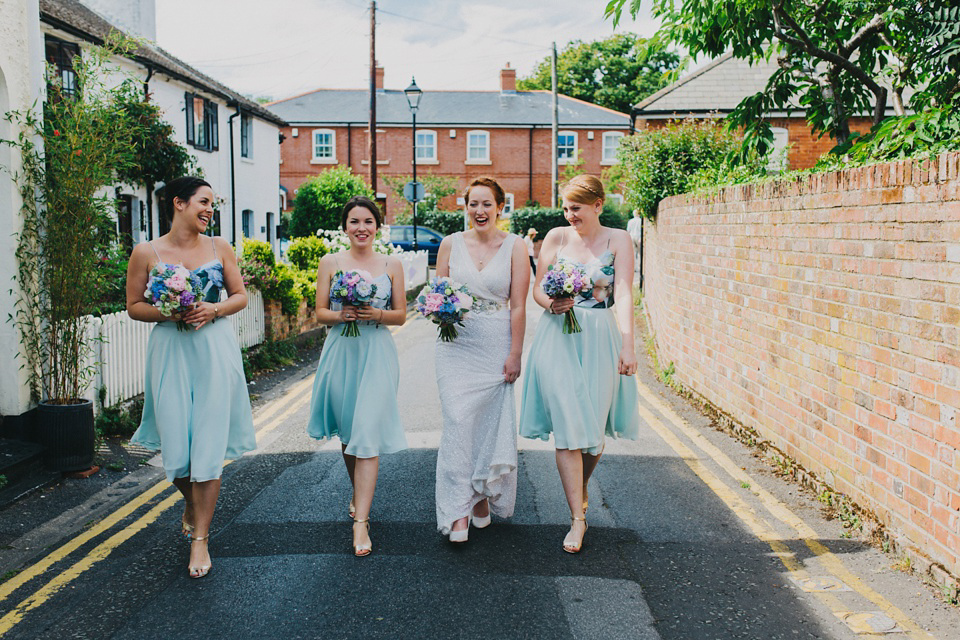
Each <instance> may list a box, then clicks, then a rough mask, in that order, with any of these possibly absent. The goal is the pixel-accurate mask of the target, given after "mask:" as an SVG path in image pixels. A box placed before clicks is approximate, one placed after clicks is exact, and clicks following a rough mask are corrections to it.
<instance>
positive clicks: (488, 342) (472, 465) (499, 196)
mask: <svg viewBox="0 0 960 640" xmlns="http://www.w3.org/2000/svg"><path fill="white" fill-rule="evenodd" d="M464 201H465V207H466V212H467V216H469V218H470V222H471V223H472V225H473V228H472V229H471V230H469V231H464V232H459V233H455V234H453V235H450V236H447V237H446V238H444V240H443V242H442V243H441V244H440V250H439V253H438V255H437V276H439V277H444V276H449V277H451V278H453V280H455V281H456V282H457V283H460V284H465V285H466V286H467V288H468V289H469V290H470V293H471V294H472V295H473V297H474V304H473V308H472V309H471V312H470V313H469V314H468V315H467V317H466V318H465V320H464V326H463V327H462V328H460V329H459V336H458V337H457V338H456V339H455V340H454V341H453V342H438V343H437V351H436V369H437V386H438V387H439V388H440V403H441V404H442V406H443V436H442V437H441V439H440V449H439V451H438V454H437V528H438V529H439V530H440V532H441V533H442V534H444V535H449V536H450V541H451V542H466V540H467V535H468V531H469V527H470V524H471V522H472V524H473V526H474V527H476V528H483V527H486V526H487V525H489V524H490V513H491V511H492V512H493V513H495V514H497V515H498V516H500V517H502V518H509V517H510V516H512V515H513V507H514V503H515V501H516V496H517V435H516V426H515V425H516V411H515V409H514V398H513V383H514V382H516V380H517V378H518V377H519V376H520V354H521V353H522V352H523V331H524V327H525V324H526V312H525V310H524V305H525V304H526V297H527V289H528V287H529V285H530V264H529V262H528V260H527V250H526V247H525V245H524V243H523V242H522V241H520V239H519V238H518V237H517V236H515V235H513V234H508V233H506V232H504V231H501V230H500V229H498V228H497V219H498V217H499V216H500V213H501V212H502V211H503V205H504V202H505V198H504V192H503V189H502V188H500V185H499V184H497V182H496V181H495V180H493V179H492V178H477V179H475V180H474V181H473V182H471V183H470V185H469V186H468V187H467V190H466V192H465V194H464Z"/></svg>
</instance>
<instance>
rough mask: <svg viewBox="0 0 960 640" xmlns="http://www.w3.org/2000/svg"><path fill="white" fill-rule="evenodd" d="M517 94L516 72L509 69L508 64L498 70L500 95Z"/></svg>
mask: <svg viewBox="0 0 960 640" xmlns="http://www.w3.org/2000/svg"><path fill="white" fill-rule="evenodd" d="M516 92H517V70H516V69H511V68H510V63H509V62H508V63H507V66H506V67H504V68H503V69H500V93H516Z"/></svg>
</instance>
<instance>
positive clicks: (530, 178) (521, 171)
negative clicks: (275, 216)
mask: <svg viewBox="0 0 960 640" xmlns="http://www.w3.org/2000/svg"><path fill="white" fill-rule="evenodd" d="M376 86H377V136H378V138H377V165H378V166H377V174H378V180H377V185H376V192H377V196H378V198H380V199H381V200H382V201H384V202H385V206H386V215H387V220H392V219H393V217H394V216H395V215H396V213H397V212H398V211H400V210H401V209H400V207H401V202H399V201H398V199H397V197H396V196H395V195H394V194H393V193H392V191H391V190H390V189H389V187H388V186H387V185H386V183H385V182H384V180H383V176H400V175H407V176H409V175H410V174H411V173H412V171H413V148H412V132H411V114H410V109H409V107H408V105H407V99H406V96H405V95H404V93H403V91H402V90H394V89H389V90H388V89H384V88H383V69H382V68H378V74H377V84H376ZM369 104H370V94H369V92H368V91H367V90H341V89H328V90H324V89H321V90H317V91H311V92H309V93H305V94H302V95H298V96H294V97H292V98H287V99H285V100H279V101H277V102H273V103H271V104H269V105H267V107H268V108H269V109H270V110H271V111H272V112H273V113H275V114H276V115H277V116H279V117H280V118H282V119H284V120H286V121H287V122H288V123H289V125H288V126H287V127H286V128H284V129H283V130H282V133H283V134H284V135H285V136H286V140H285V142H284V144H283V145H282V146H281V154H282V159H281V165H280V184H281V185H282V188H283V189H285V190H286V192H287V194H288V199H287V205H286V209H288V210H289V209H290V208H291V207H292V203H293V199H294V198H295V197H296V192H297V188H298V187H299V186H300V184H302V183H303V182H304V181H305V180H306V179H307V178H309V177H311V176H314V175H316V174H318V173H320V172H321V171H323V170H324V169H326V168H328V167H331V166H335V165H338V164H340V165H346V166H349V167H350V168H351V169H352V170H353V172H354V173H357V174H360V175H364V176H369V175H370V168H369V158H368V157H367V135H368V134H367V123H368V112H369ZM551 109H552V100H551V95H550V92H547V91H517V89H516V71H515V70H514V69H511V68H510V66H509V64H508V65H507V68H505V69H503V70H501V72H500V90H499V91H433V90H430V89H429V88H425V89H424V93H423V97H422V99H421V100H420V107H419V110H418V111H417V176H418V178H419V177H420V176H422V175H424V174H427V173H433V174H440V175H445V176H451V177H453V178H455V179H456V180H457V182H458V184H459V185H460V186H461V187H462V186H466V184H467V182H468V180H469V179H472V178H474V177H476V176H480V175H489V176H493V177H495V178H496V179H497V180H498V181H500V184H501V185H502V186H503V188H504V190H505V191H506V192H507V206H508V207H509V208H510V209H513V208H519V207H522V206H524V204H525V203H526V202H527V201H529V200H534V201H537V202H539V203H541V204H543V205H549V203H550V169H551V161H550V153H551V151H550V148H551V145H550V137H551V133H550V130H551V122H552V111H551ZM629 129H630V122H629V116H627V115H626V114H624V113H619V112H617V111H612V110H610V109H606V108H604V107H598V106H597V105H594V104H590V103H588V102H584V101H582V100H577V99H574V98H570V97H567V96H563V95H561V96H560V97H559V133H558V136H557V137H558V141H559V146H558V156H559V157H560V160H559V162H560V169H559V170H560V173H561V174H562V173H563V166H564V164H566V163H569V162H573V161H575V160H576V158H578V156H580V155H581V154H582V157H583V160H584V164H583V170H584V171H587V172H589V173H594V174H598V175H599V174H600V172H601V171H602V170H603V169H604V168H605V167H607V166H609V165H612V164H615V162H616V149H617V146H618V145H619V139H620V137H621V136H623V135H626V134H627V133H628V132H629ZM614 199H615V200H616V199H617V198H616V197H614ZM447 200H448V201H446V202H444V203H443V206H444V208H446V209H456V208H459V206H460V205H459V203H458V202H457V201H456V199H455V198H454V197H452V196H451V197H450V198H448V199H447Z"/></svg>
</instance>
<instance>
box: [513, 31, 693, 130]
mask: <svg viewBox="0 0 960 640" xmlns="http://www.w3.org/2000/svg"><path fill="white" fill-rule="evenodd" d="M679 64H680V56H678V55H677V54H676V53H674V52H672V51H667V50H666V49H665V48H664V47H661V46H660V45H659V44H657V43H655V42H652V41H649V40H646V39H644V38H641V37H639V36H637V35H635V34H632V33H617V34H614V35H612V36H610V37H609V38H606V39H605V40H597V41H595V42H582V41H580V40H576V41H574V42H571V43H570V44H568V45H567V46H566V47H564V48H563V50H562V51H560V52H559V53H558V54H557V91H559V92H560V93H562V94H564V95H567V96H570V97H571V98H578V99H580V100H586V101H587V102H592V103H594V104H598V105H600V106H601V107H607V108H608V109H613V110H615V111H620V112H621V113H630V107H632V106H633V105H635V104H636V103H638V102H640V101H641V100H643V99H644V98H646V97H647V96H649V95H650V94H653V93H656V92H657V91H658V90H660V89H662V88H663V87H665V86H666V85H667V83H668V82H669V76H668V75H666V74H668V72H670V71H672V70H674V69H676V68H677V67H678V65H679ZM550 86H551V82H550V57H549V56H548V57H547V58H545V59H544V60H542V61H541V62H540V64H538V65H537V68H536V69H535V70H534V72H533V73H532V74H531V75H530V76H528V77H526V78H521V79H520V80H518V81H517V88H519V89H521V90H523V91H529V90H531V89H545V90H547V91H549V90H550Z"/></svg>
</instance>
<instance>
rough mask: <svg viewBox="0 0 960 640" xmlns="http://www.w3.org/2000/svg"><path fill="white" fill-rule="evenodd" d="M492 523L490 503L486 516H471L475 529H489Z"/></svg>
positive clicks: (471, 522)
mask: <svg viewBox="0 0 960 640" xmlns="http://www.w3.org/2000/svg"><path fill="white" fill-rule="evenodd" d="M490 522H491V518H490V503H489V502H488V503H487V515H485V516H478V515H476V514H474V515H473V516H471V518H470V524H471V525H473V527H475V528H477V529H484V528H486V527H489V526H490Z"/></svg>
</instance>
